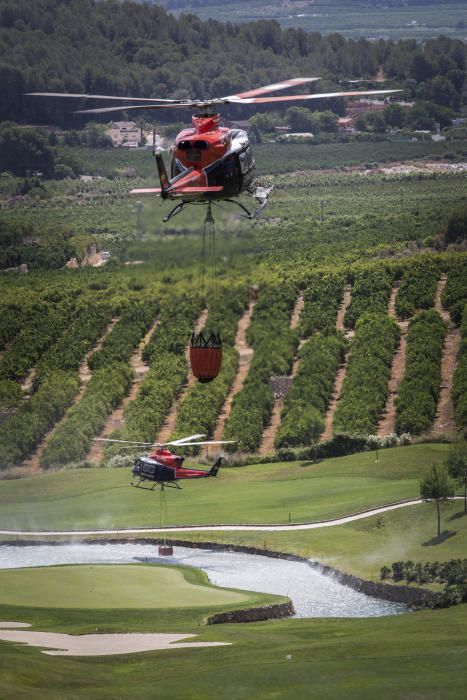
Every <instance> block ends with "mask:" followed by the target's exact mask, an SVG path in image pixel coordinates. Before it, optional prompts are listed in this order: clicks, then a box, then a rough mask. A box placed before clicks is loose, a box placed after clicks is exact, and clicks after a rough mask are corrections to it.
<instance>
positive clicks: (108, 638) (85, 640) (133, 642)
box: [0, 622, 230, 656]
mask: <svg viewBox="0 0 467 700" xmlns="http://www.w3.org/2000/svg"><path fill="white" fill-rule="evenodd" d="M30 626H31V625H29V624H28V623H26V622H0V639H1V640H3V641H5V642H18V643H20V644H27V645H28V646H32V647H45V648H46V649H52V650H53V651H43V652H42V653H43V654H50V655H51V656H109V655H111V654H134V653H136V652H139V651H160V650H161V649H180V648H187V649H191V648H199V647H218V646H226V645H228V644H230V643H229V642H184V643H182V644H174V643H175V642H180V641H181V640H182V639H188V638H190V637H196V634H153V633H139V632H134V633H128V634H79V635H71V634H58V633H56V632H33V631H32V630H28V631H24V630H21V631H19V630H15V629H14V628H17V627H30Z"/></svg>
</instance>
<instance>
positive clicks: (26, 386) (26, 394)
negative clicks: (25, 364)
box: [20, 367, 36, 399]
mask: <svg viewBox="0 0 467 700" xmlns="http://www.w3.org/2000/svg"><path fill="white" fill-rule="evenodd" d="M35 376H36V368H35V367H33V368H32V369H30V370H29V372H28V373H27V374H26V376H25V377H23V379H22V380H21V382H20V386H21V390H22V392H23V398H25V399H29V398H30V396H31V389H32V383H33V381H34V377H35Z"/></svg>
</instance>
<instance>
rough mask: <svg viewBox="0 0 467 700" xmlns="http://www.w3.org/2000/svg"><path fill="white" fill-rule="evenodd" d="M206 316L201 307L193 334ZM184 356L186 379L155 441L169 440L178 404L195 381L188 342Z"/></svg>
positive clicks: (200, 326) (198, 330)
mask: <svg viewBox="0 0 467 700" xmlns="http://www.w3.org/2000/svg"><path fill="white" fill-rule="evenodd" d="M207 318H208V310H207V309H203V311H202V312H201V313H200V315H199V316H198V319H197V321H196V323H195V326H194V329H193V330H194V332H195V334H198V333H200V332H201V331H202V330H203V328H204V326H205V325H206V321H207ZM185 356H186V361H187V364H188V368H189V369H188V381H187V383H186V384H185V386H184V387H183V389H182V391H181V392H180V394H179V395H178V397H177V398H176V399H175V401H174V402H173V404H172V406H171V408H170V411H169V412H168V414H167V418H166V419H165V422H164V425H163V426H162V428H161V429H160V431H159V434H158V436H157V438H156V442H167V441H168V440H170V436H171V435H172V433H173V431H174V429H175V423H176V422H177V416H178V407H179V406H180V403H181V402H182V401H183V399H184V398H185V396H186V395H187V394H188V392H189V390H190V388H191V387H192V386H193V384H194V383H195V381H196V377H195V376H194V374H193V372H192V371H191V368H190V344H189V343H188V345H187V346H186V350H185Z"/></svg>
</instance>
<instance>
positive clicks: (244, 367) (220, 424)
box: [208, 301, 256, 452]
mask: <svg viewBox="0 0 467 700" xmlns="http://www.w3.org/2000/svg"><path fill="white" fill-rule="evenodd" d="M255 304H256V301H250V304H249V306H248V309H247V310H246V311H245V313H244V314H243V316H242V317H241V319H240V321H239V322H238V327H237V335H236V336H235V350H236V351H237V352H238V354H239V363H238V372H237V376H236V377H235V380H234V383H233V384H232V387H231V389H230V391H229V393H228V395H227V398H226V400H225V403H224V407H223V409H222V413H221V414H220V416H219V418H218V419H217V423H216V427H215V430H214V434H213V437H212V439H213V440H222V438H223V437H224V426H225V423H226V421H227V419H228V417H229V416H230V412H231V410H232V402H233V399H234V396H235V395H236V394H238V392H239V391H241V390H242V389H243V385H244V383H245V379H246V376H247V374H248V372H249V369H250V365H251V360H252V359H253V348H250V346H249V345H248V343H247V340H246V332H247V330H248V327H249V325H250V322H251V316H252V314H253V310H254V308H255ZM211 450H212V451H213V452H214V448H211ZM209 451H210V450H209V448H208V452H209Z"/></svg>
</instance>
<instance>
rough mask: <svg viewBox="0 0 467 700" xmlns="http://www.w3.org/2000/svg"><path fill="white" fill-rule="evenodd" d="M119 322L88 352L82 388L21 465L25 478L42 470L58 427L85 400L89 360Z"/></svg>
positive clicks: (81, 372)
mask: <svg viewBox="0 0 467 700" xmlns="http://www.w3.org/2000/svg"><path fill="white" fill-rule="evenodd" d="M119 320H120V319H119V318H118V316H115V317H114V318H113V319H112V320H111V321H110V323H108V325H107V326H106V328H105V330H104V332H103V334H102V335H101V337H100V338H99V340H98V342H97V343H96V345H95V346H94V347H93V348H91V349H90V350H88V352H87V353H86V355H85V357H84V359H83V361H82V362H81V364H80V366H79V369H78V374H79V381H80V388H79V390H78V393H77V394H76V396H75V398H74V401H73V403H72V404H71V406H69V408H67V410H66V411H65V413H64V414H63V416H62V417H61V418H60V420H59V421H57V423H55V425H54V426H53V428H52V429H51V430H49V432H48V433H47V434H46V435H45V436H44V437H43V439H42V440H41V442H40V443H39V445H38V446H37V448H36V451H35V452H34V454H33V455H31V457H29V458H28V459H25V460H24V462H22V463H21V465H20V469H21V474H22V475H23V476H25V471H24V470H26V469H27V470H29V471H30V472H31V473H32V472H36V471H37V470H38V469H39V468H40V461H41V457H42V454H43V452H44V450H45V448H46V447H47V443H48V442H49V440H50V439H51V438H52V435H53V434H54V433H55V430H56V429H57V428H58V426H59V425H60V424H61V423H62V422H63V421H64V420H66V418H67V415H68V411H69V410H70V408H72V407H73V406H76V404H77V403H79V402H80V401H81V399H82V398H83V394H84V392H85V390H86V386H87V385H88V383H89V381H90V379H91V376H92V373H91V370H90V369H89V365H88V359H89V358H90V357H91V356H92V355H94V353H96V352H97V351H98V350H100V349H101V347H102V344H103V342H104V340H105V339H106V338H107V336H108V335H109V333H110V332H111V330H112V328H113V327H114V326H115V324H116V323H117V321H119ZM33 372H35V370H33Z"/></svg>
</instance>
